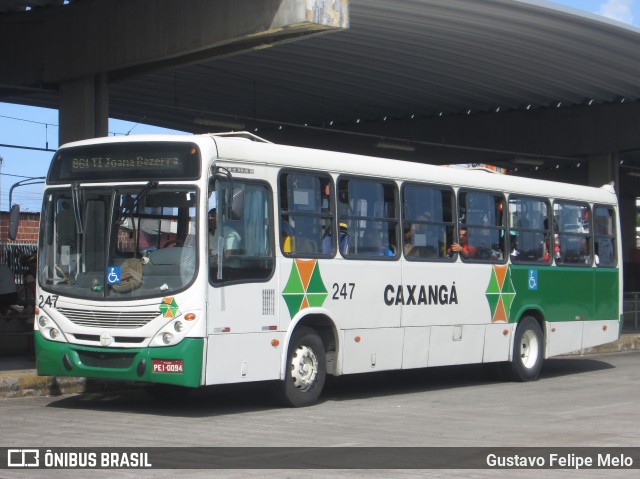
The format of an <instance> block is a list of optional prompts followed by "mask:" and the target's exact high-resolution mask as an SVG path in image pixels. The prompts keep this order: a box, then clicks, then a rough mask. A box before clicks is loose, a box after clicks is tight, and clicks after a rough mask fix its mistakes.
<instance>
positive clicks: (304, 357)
mask: <svg viewBox="0 0 640 479" xmlns="http://www.w3.org/2000/svg"><path fill="white" fill-rule="evenodd" d="M317 376H318V358H317V357H316V355H315V353H314V352H313V349H311V348H310V347H308V346H299V347H298V349H297V350H296V353H295V354H294V355H293V357H292V358H291V377H292V378H293V384H294V386H295V387H296V388H297V389H299V390H301V391H308V390H309V389H311V388H312V387H313V385H314V384H315V382H316V377H317Z"/></svg>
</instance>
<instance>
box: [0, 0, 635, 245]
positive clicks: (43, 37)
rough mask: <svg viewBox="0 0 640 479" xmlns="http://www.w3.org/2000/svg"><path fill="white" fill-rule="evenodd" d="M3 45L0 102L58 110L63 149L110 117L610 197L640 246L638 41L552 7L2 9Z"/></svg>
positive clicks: (452, 3)
mask: <svg viewBox="0 0 640 479" xmlns="http://www.w3.org/2000/svg"><path fill="white" fill-rule="evenodd" d="M25 6H29V7H31V8H30V9H29V10H25V9H24V7H25ZM0 45H1V46H0V64H1V65H2V68H1V69H0V100H1V101H8V102H16V103H23V104H31V105H38V106H47V107H52V108H59V109H60V136H61V142H65V141H68V140H72V139H76V138H84V137H92V136H100V135H105V134H106V132H107V130H106V121H107V118H108V116H112V117H115V118H121V119H126V120H131V121H136V122H137V121H143V122H145V123H150V124H155V125H158V126H165V127H169V128H175V129H180V130H184V131H190V132H204V131H222V130H227V129H247V130H250V131H257V133H258V134H259V135H261V136H264V137H265V138H267V139H269V140H272V141H276V142H281V143H288V144H293V145H303V146H309V147H318V148H331V149H337V150H342V151H350V152H356V153H363V154H371V155H377V156H390V157H395V158H402V159H408V160H412V161H420V162H429V163H437V164H438V163H475V162H488V163H493V164H497V165H500V166H505V167H507V168H509V169H510V171H511V172H512V173H513V174H524V175H528V176H544V177H553V178H556V179H559V180H567V181H573V182H579V183H585V184H594V185H600V184H602V183H604V182H606V181H611V180H613V181H615V182H616V185H618V188H619V193H620V198H621V204H622V214H623V217H624V232H623V235H624V239H625V242H626V244H628V245H631V244H632V243H633V242H635V230H634V227H635V198H636V197H638V196H640V191H639V190H640V188H639V186H638V184H639V183H640V182H638V181H634V177H635V175H637V174H638V173H640V154H639V153H638V151H640V134H639V133H640V131H639V129H640V126H639V125H640V101H639V99H640V82H638V81H637V79H638V78H640V30H638V29H636V28H633V27H630V26H627V25H623V24H620V23H616V22H613V21H608V20H606V19H603V18H600V17H596V16H593V15H589V14H585V13H583V12H578V11H575V10H571V9H568V8H564V7H560V6H558V5H556V4H553V3H549V2H545V1H541V0H483V1H478V0H447V1H442V0H395V1H393V2H389V1H386V0H261V1H251V0H216V1H211V0H190V1H188V2H185V1H179V0H129V1H119V0H71V1H68V2H62V1H61V0H0ZM636 180H637V178H636ZM624 253H625V256H626V255H627V251H625V252H624Z"/></svg>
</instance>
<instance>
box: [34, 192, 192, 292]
mask: <svg viewBox="0 0 640 479" xmlns="http://www.w3.org/2000/svg"><path fill="white" fill-rule="evenodd" d="M76 196H77V197H76V202H75V203H74V202H73V198H72V194H71V191H70V190H69V189H60V190H58V191H52V192H50V193H48V195H47V196H46V198H45V205H44V209H43V213H44V217H43V221H42V227H41V228H42V232H41V242H40V254H39V263H40V268H39V271H40V273H39V274H40V285H41V287H42V288H43V289H44V290H46V291H50V292H52V293H56V294H64V295H67V296H73V297H79V298H88V299H102V298H106V299H128V298H131V299H133V298H143V297H153V296H166V295H167V294H174V293H176V292H178V291H180V290H182V289H184V288H185V287H186V286H187V285H188V284H189V283H191V281H192V280H193V277H194V275H195V271H196V259H197V255H196V251H197V250H196V237H197V235H196V229H195V228H196V226H195V225H196V221H195V218H196V191H195V189H192V188H191V189H190V188H187V187H180V188H172V189H167V188H164V187H163V188H154V189H152V190H142V191H141V189H140V187H139V186H137V187H127V188H117V189H111V188H102V189H98V188H96V189H83V190H81V193H80V194H79V195H76ZM74 204H75V205H77V207H74ZM78 218H80V221H81V222H82V228H79V227H78Z"/></svg>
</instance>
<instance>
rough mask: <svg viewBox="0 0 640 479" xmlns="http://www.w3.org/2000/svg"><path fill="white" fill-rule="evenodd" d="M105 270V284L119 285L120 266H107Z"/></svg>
mask: <svg viewBox="0 0 640 479" xmlns="http://www.w3.org/2000/svg"><path fill="white" fill-rule="evenodd" d="M107 269H108V270H109V273H108V274H107V284H120V266H109V267H108V268H107Z"/></svg>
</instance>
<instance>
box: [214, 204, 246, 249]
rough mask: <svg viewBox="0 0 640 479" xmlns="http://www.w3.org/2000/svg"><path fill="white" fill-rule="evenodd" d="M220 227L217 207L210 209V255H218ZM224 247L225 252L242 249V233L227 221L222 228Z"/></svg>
mask: <svg viewBox="0 0 640 479" xmlns="http://www.w3.org/2000/svg"><path fill="white" fill-rule="evenodd" d="M220 229H221V228H218V227H217V220H216V209H215V208H211V209H210V210H209V256H217V255H218V244H219V242H220ZM222 230H223V231H222V238H223V248H224V252H225V254H228V253H230V252H234V251H238V250H239V249H240V241H241V238H240V234H239V233H238V232H237V231H236V230H235V229H234V228H233V227H232V226H230V225H228V224H227V223H226V222H225V223H224V226H223V228H222Z"/></svg>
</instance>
